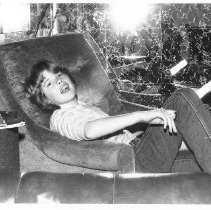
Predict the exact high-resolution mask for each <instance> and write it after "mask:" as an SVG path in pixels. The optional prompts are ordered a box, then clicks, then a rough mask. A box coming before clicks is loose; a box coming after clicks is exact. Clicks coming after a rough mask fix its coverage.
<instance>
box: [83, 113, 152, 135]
mask: <svg viewBox="0 0 211 210" xmlns="http://www.w3.org/2000/svg"><path fill="white" fill-rule="evenodd" d="M151 115H153V111H137V112H132V113H129V114H124V115H117V116H110V117H106V118H102V119H98V120H93V121H90V122H88V123H87V124H86V126H85V136H86V137H87V139H96V138H99V137H102V136H105V135H108V134H111V133H114V132H116V131H118V130H121V129H124V128H125V127H128V126H131V125H133V124H136V123H138V122H145V123H148V121H149V120H151V118H153V117H152V116H151Z"/></svg>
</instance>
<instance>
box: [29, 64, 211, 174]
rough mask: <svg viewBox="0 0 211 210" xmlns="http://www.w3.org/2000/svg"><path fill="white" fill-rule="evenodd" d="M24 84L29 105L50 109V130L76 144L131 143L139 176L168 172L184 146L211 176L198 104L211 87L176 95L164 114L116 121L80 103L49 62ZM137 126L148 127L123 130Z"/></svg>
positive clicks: (206, 121) (207, 127)
mask: <svg viewBox="0 0 211 210" xmlns="http://www.w3.org/2000/svg"><path fill="white" fill-rule="evenodd" d="M25 84H26V90H27V91H28V93H29V94H30V100H31V101H32V102H33V103H35V104H36V105H38V106H39V107H42V108H45V109H50V110H52V109H54V112H53V114H52V116H51V119H50V128H51V130H53V131H55V132H59V133H60V134H61V135H62V136H66V137H68V138H70V139H72V140H76V141H81V140H88V141H89V140H95V139H105V138H106V139H107V140H108V141H117V142H123V143H130V144H131V145H132V146H133V148H134V151H135V154H136V171H138V172H169V171H170V169H171V166H172V164H173V162H174V160H175V158H176V156H177V153H178V150H179V148H180V146H181V142H182V140H184V141H185V142H186V144H187V145H188V147H189V148H190V150H192V151H193V153H194V155H195V158H196V160H197V162H198V163H199V165H200V166H201V168H202V169H203V170H204V171H206V172H211V115H210V113H209V110H208V109H207V108H206V107H205V106H204V104H203V102H202V101H201V100H200V98H199V96H200V97H203V96H204V95H205V94H206V93H208V92H209V91H211V82H209V83H207V84H206V85H205V86H204V87H203V88H201V89H200V90H198V92H197V93H196V92H195V91H193V90H192V89H190V88H184V89H180V90H178V91H176V92H175V93H173V94H172V95H171V97H170V98H169V99H168V100H167V101H166V103H165V104H164V108H161V109H154V110H149V111H136V112H132V113H128V114H122V115H117V116H109V115H108V114H106V113H105V112H103V111H102V110H100V109H99V108H97V107H93V106H87V105H85V104H84V103H83V102H81V101H79V100H78V99H77V95H76V87H75V82H74V79H73V78H72V77H71V75H70V73H69V72H68V70H67V69H65V68H62V67H60V66H57V65H55V64H54V63H53V62H50V61H41V62H39V63H37V64H35V65H34V66H33V67H32V69H31V74H30V75H29V77H28V78H27V79H26V82H25ZM140 122H143V123H148V124H149V127H148V128H147V130H146V131H145V132H144V133H143V131H138V132H136V133H131V132H129V131H128V130H127V127H129V126H132V125H135V124H137V123H140ZM141 133H143V134H141Z"/></svg>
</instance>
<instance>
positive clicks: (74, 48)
mask: <svg viewBox="0 0 211 210" xmlns="http://www.w3.org/2000/svg"><path fill="white" fill-rule="evenodd" d="M99 52H100V50H99V47H98V45H96V43H94V41H93V40H92V39H90V38H89V36H88V35H83V34H80V33H71V34H64V35H59V36H52V37H42V38H36V39H30V40H25V41H20V42H13V43H9V44H5V45H0V81H1V84H0V91H1V92H0V93H1V95H2V97H3V98H4V99H3V100H4V102H5V104H6V106H8V107H10V108H13V109H17V106H18V107H19V108H20V110H22V111H23V112H24V115H25V117H26V118H30V120H33V122H35V123H36V124H39V125H43V126H48V123H49V114H47V113H46V112H43V111H41V110H40V109H38V108H37V107H36V106H34V105H33V104H31V103H30V101H29V100H28V97H27V95H26V94H25V93H24V91H23V83H24V81H25V78H26V76H27V74H29V70H30V68H31V66H32V65H34V64H35V63H37V62H38V61H39V60H42V59H48V60H51V61H54V62H56V63H57V64H59V65H61V66H64V67H68V68H69V69H70V71H71V72H72V75H73V77H74V79H75V80H76V84H77V95H78V98H79V99H80V100H83V101H84V102H86V103H87V104H90V105H95V106H98V107H100V108H101V109H102V110H104V111H105V112H107V113H109V114H110V115H113V114H117V113H118V112H119V111H120V110H122V109H123V107H122V105H121V103H120V102H119V100H118V98H117V96H116V93H115V91H114V88H113V86H112V84H111V83H110V81H109V78H108V75H107V73H106V69H105V66H106V65H105V64H106V60H105V58H104V57H103V56H102V55H101V57H100V59H99Z"/></svg>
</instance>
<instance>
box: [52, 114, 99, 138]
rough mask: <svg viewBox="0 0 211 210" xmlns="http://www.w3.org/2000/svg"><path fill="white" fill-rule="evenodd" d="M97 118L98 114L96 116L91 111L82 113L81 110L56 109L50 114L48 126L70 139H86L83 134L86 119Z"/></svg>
mask: <svg viewBox="0 0 211 210" xmlns="http://www.w3.org/2000/svg"><path fill="white" fill-rule="evenodd" d="M97 118H99V116H96V115H95V114H94V113H93V112H92V111H89V112H88V113H87V112H86V113H84V112H83V111H82V110H80V111H75V112H73V111H69V110H57V111H55V112H54V113H53V115H52V116H51V119H50V128H51V130H52V131H56V132H58V133H60V134H61V135H62V136H65V137H67V138H69V139H72V140H76V141H81V140H88V139H87V138H86V136H85V125H86V123H87V122H88V121H91V120H94V119H97Z"/></svg>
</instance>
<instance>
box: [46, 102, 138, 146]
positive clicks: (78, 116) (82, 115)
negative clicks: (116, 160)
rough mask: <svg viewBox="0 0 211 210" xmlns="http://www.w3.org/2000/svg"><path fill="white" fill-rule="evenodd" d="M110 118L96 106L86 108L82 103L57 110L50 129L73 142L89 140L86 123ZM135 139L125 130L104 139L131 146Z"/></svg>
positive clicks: (51, 120) (52, 117)
mask: <svg viewBox="0 0 211 210" xmlns="http://www.w3.org/2000/svg"><path fill="white" fill-rule="evenodd" d="M108 116H109V115H108V114H106V113H105V112H103V111H102V110H101V109H99V108H97V107H94V106H86V105H85V104H83V103H81V102H80V103H79V105H77V106H74V107H62V108H60V109H57V110H55V111H54V113H53V114H52V116H51V118H50V129H51V130H52V131H55V132H58V133H60V134H61V135H62V136H65V137H67V138H69V139H71V140H75V141H81V140H88V139H87V138H86V136H85V134H84V131H85V125H86V123H87V122H89V121H92V120H96V119H100V118H104V117H108ZM135 138H136V136H135V135H133V134H132V133H130V132H129V131H127V130H123V131H122V132H121V133H119V134H117V135H113V136H110V137H107V138H106V137H105V138H103V139H107V141H112V142H118V143H126V144H129V142H130V141H132V140H133V139H135Z"/></svg>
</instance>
